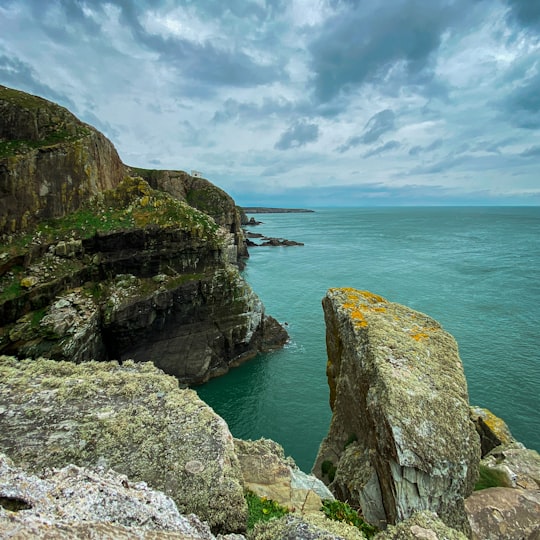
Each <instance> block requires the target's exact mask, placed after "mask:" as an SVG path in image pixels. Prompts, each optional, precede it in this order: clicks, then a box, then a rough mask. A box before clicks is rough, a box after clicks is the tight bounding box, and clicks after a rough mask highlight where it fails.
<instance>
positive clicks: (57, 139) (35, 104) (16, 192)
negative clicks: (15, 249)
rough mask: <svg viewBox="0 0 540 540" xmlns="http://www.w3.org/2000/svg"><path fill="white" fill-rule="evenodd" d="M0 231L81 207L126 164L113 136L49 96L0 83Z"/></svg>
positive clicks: (113, 180) (112, 181)
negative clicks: (91, 124)
mask: <svg viewBox="0 0 540 540" xmlns="http://www.w3.org/2000/svg"><path fill="white" fill-rule="evenodd" d="M0 118H1V121H0V236H1V235H2V234H12V233H14V232H17V231H19V230H21V229H26V228H27V227H28V226H30V225H33V224H35V223H37V222H38V221H40V220H43V219H48V218H52V217H59V216H63V215H65V214H67V213H69V212H73V211H74V210H77V209H78V208H79V207H80V206H81V205H82V204H83V203H85V202H86V201H88V199H90V198H91V197H93V196H96V195H97V194H98V193H100V192H102V191H105V190H107V189H112V188H114V187H116V185H117V184H118V183H119V182H120V180H121V179H122V178H123V176H124V166H123V164H122V162H121V160H120V158H119V157H118V154H117V152H116V150H115V148H114V146H113V145H112V144H111V142H110V141H109V140H107V139H106V138H105V137H104V136H103V135H102V134H101V133H99V132H98V131H96V130H95V129H94V128H92V127H91V126H88V125H86V124H84V123H82V122H80V121H79V120H77V118H75V116H73V115H72V114H71V113H70V112H69V111H67V110H66V109H64V108H63V107H60V106H58V105H56V104H54V103H51V102H50V101H47V100H45V99H42V98H39V97H36V96H32V95H30V94H26V93H24V92H19V91H17V90H13V89H11V88H6V87H4V86H0Z"/></svg>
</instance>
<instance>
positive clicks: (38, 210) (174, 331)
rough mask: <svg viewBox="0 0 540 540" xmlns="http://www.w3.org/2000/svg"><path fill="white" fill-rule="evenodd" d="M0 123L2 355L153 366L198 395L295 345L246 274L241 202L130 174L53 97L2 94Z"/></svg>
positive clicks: (161, 177) (183, 176)
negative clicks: (239, 368)
mask: <svg viewBox="0 0 540 540" xmlns="http://www.w3.org/2000/svg"><path fill="white" fill-rule="evenodd" d="M0 111H1V112H2V117H1V118H2V122H0V210H2V212H1V213H0V215H1V216H2V218H1V219H0V234H1V233H2V232H4V233H5V234H4V236H3V238H4V240H5V242H4V243H3V244H0V353H4V354H14V355H17V356H18V357H21V358H23V357H29V356H31V357H38V356H44V357H48V358H54V359H58V360H71V361H74V362H81V361H86V360H108V359H119V360H124V359H126V358H132V359H136V360H148V359H152V360H153V361H154V362H155V363H156V365H158V366H159V367H161V368H163V369H164V370H165V371H166V372H167V373H170V374H173V375H176V376H177V377H178V378H179V379H180V380H181V381H182V382H185V383H188V384H191V383H193V384H195V383H201V382H204V381H206V380H208V379H209V378H211V377H214V376H217V375H221V374H223V373H225V372H226V371H227V370H228V369H229V368H230V367H231V366H234V365H238V364H239V363H241V362H243V361H245V360H247V359H249V358H252V357H253V356H254V355H255V354H257V353H258V352H259V351H264V350H269V349H272V348H276V347H280V346H282V345H283V344H284V343H285V341H286V340H287V334H286V332H285V330H284V329H283V328H282V327H281V326H280V325H279V324H278V323H277V321H275V320H274V319H273V318H272V317H268V316H267V315H266V314H265V312H264V307H263V305H262V303H261V302H260V300H259V298H258V297H257V296H256V295H255V294H254V293H253V291H252V290H251V288H250V287H249V285H247V284H246V283H245V282H244V280H243V279H242V278H241V276H240V274H239V272H238V264H239V262H241V260H242V258H243V257H245V256H246V255H247V250H246V242H245V238H244V236H243V231H242V229H241V226H240V213H239V211H238V209H237V207H236V206H235V204H234V201H233V200H232V199H231V198H230V197H229V195H227V194H226V193H225V192H223V191H222V190H220V189H219V188H217V187H216V186H213V185H212V184H211V183H210V182H208V181H207V180H205V179H203V178H194V177H191V176H190V175H188V174H187V173H184V172H182V171H149V170H145V169H134V168H129V167H125V166H124V165H123V164H122V163H121V161H120V159H119V158H118V155H117V154H116V151H115V150H114V147H113V146H112V144H111V143H110V142H109V141H107V140H106V139H105V138H104V137H103V136H102V135H101V134H99V133H98V132H97V131H96V130H94V129H93V128H91V127H90V126H87V125H86V124H83V123H82V122H79V121H78V120H77V119H76V118H75V117H74V116H73V115H71V113H69V112H68V111H67V110H65V109H63V108H62V107H59V106H57V105H55V104H53V103H50V102H48V101H46V100H43V99H41V98H37V97H35V96H30V95H28V94H25V93H23V92H18V91H16V90H11V89H8V88H5V87H0ZM45 157H46V159H45ZM143 176H144V178H146V179H147V180H148V182H150V184H151V185H150V184H149V183H148V182H147V181H146V180H145V179H144V178H143ZM152 185H153V186H154V187H155V188H156V189H153V188H152ZM38 194H39V195H38ZM15 199H17V201H15ZM52 217H55V218H56V219H55V220H49V221H43V220H44V219H45V218H52ZM2 220H3V221H2ZM23 229H24V230H23ZM19 230H22V231H20V232H19V234H17V235H12V234H7V233H12V232H14V231H19ZM24 233H26V234H24Z"/></svg>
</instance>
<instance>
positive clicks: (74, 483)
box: [0, 454, 214, 540]
mask: <svg viewBox="0 0 540 540" xmlns="http://www.w3.org/2000/svg"><path fill="white" fill-rule="evenodd" d="M0 500H1V507H2V508H0V536H1V537H2V538H28V537H32V538H50V536H48V535H50V534H51V532H52V531H54V538H82V537H84V538H87V537H88V536H90V537H92V536H94V537H99V536H98V534H101V535H103V536H101V537H102V538H103V537H105V533H106V534H107V537H108V538H111V537H113V538H123V537H125V538H137V537H141V538H154V537H155V538H157V537H161V536H158V535H152V536H151V535H149V534H148V533H149V532H150V531H169V532H172V533H175V534H174V535H167V536H163V538H193V539H200V540H212V539H213V538H214V536H213V535H212V534H211V532H210V529H209V528H208V526H207V525H205V524H203V523H202V522H201V521H200V520H199V519H198V518H196V517H195V516H193V515H192V516H187V517H186V516H182V515H181V514H180V513H179V512H178V509H177V508H176V505H175V504H174V502H173V500H172V499H171V498H169V497H167V496H165V495H164V494H163V493H161V492H159V491H154V490H152V489H150V488H148V486H147V485H146V484H145V483H142V482H139V483H133V482H132V481H131V480H129V479H128V478H127V477H126V476H124V475H121V474H118V473H116V472H114V471H112V470H110V469H109V470H105V469H100V468H96V469H89V468H80V467H76V466H74V465H69V466H67V467H64V468H62V469H60V470H54V471H49V472H48V473H47V474H46V475H44V477H42V478H39V477H37V476H35V475H31V474H28V473H27V472H26V471H24V470H23V469H21V468H19V467H15V465H14V464H13V462H12V461H11V460H9V459H8V458H6V456H5V455H3V454H0ZM70 534H71V536H69V535H70ZM86 535H88V536H86Z"/></svg>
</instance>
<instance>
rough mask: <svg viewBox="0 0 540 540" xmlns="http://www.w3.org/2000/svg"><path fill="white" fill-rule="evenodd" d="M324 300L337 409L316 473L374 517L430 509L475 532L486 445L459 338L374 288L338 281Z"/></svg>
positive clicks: (394, 518) (377, 520) (381, 521)
mask: <svg viewBox="0 0 540 540" xmlns="http://www.w3.org/2000/svg"><path fill="white" fill-rule="evenodd" d="M323 308H324V314H325V321H326V343H327V351H328V364H327V374H328V383H329V387H330V404H331V407H332V411H333V416H332V422H331V426H330V430H329V433H328V436H327V437H326V438H325V440H324V441H323V442H322V444H321V447H320V450H319V454H318V457H317V461H316V463H315V466H314V468H313V472H314V474H316V475H317V476H319V477H320V478H322V479H323V480H325V481H326V482H328V483H329V484H330V488H331V490H332V491H333V492H334V494H335V495H336V496H337V497H338V498H340V499H342V500H348V501H349V502H354V503H355V504H359V505H360V506H361V507H362V510H363V513H364V515H365V517H366V520H367V521H369V522H371V523H373V524H375V525H378V526H381V525H382V526H384V525H385V523H397V522H400V521H402V520H404V519H407V518H408V517H410V516H411V515H413V514H414V513H415V512H417V511H420V510H430V511H434V512H437V514H438V515H439V516H440V517H441V519H442V520H443V521H444V522H445V523H447V525H449V526H450V527H452V528H457V529H460V530H462V531H465V532H468V523H467V519H466V516H465V511H464V506H463V499H464V498H465V497H467V496H468V495H469V494H470V493H471V492H472V489H473V486H474V482H475V479H476V476H477V469H478V462H479V459H480V445H479V438H478V435H477V433H476V431H475V428H474V425H473V423H472V421H471V420H470V417H469V403H468V394H467V384H466V381H465V376H464V373H463V368H462V364H461V360H460V358H459V354H458V349H457V345H456V343H455V340H454V339H453V338H452V336H450V335H449V334H448V333H447V332H445V331H444V330H443V329H442V328H441V326H440V325H439V324H438V323H437V322H436V321H434V320H433V319H431V318H430V317H428V316H426V315H424V314H422V313H419V312H417V311H414V310H412V309H410V308H408V307H406V306H402V305H399V304H395V303H391V302H388V301H387V300H386V299H384V298H382V297H380V296H378V295H375V294H373V293H369V292H367V291H358V290H355V289H349V288H344V289H330V290H329V291H328V292H327V294H326V296H325V298H324V299H323ZM324 462H327V463H330V464H331V465H332V467H333V468H334V469H333V470H334V474H335V476H334V479H333V481H331V482H330V479H329V478H328V476H326V475H324V474H323V472H322V465H323V463H324ZM328 469H329V467H328V466H327V468H326V470H328Z"/></svg>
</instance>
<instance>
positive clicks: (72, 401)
mask: <svg viewBox="0 0 540 540" xmlns="http://www.w3.org/2000/svg"><path fill="white" fill-rule="evenodd" d="M0 379H1V380H2V386H1V387H0V451H2V452H5V453H6V454H7V455H8V456H9V457H10V458H12V459H13V460H14V461H15V462H17V463H19V464H20V465H21V466H23V467H24V468H28V469H29V470H31V471H33V472H35V473H39V474H41V473H42V472H43V471H44V470H45V469H48V468H51V467H64V466H66V465H68V464H74V465H77V466H80V467H94V466H98V465H99V466H103V467H105V468H112V469H114V470H115V471H117V472H118V473H120V474H124V475H127V477H128V478H129V479H130V481H133V482H141V481H144V482H146V483H147V484H148V485H149V486H150V487H152V488H153V489H158V490H161V491H163V492H164V493H165V494H166V495H168V496H169V497H171V498H172V499H173V500H174V501H175V502H176V504H177V506H178V508H179V510H180V511H181V512H182V513H195V514H197V515H198V516H199V517H200V518H201V519H203V520H205V521H207V522H208V523H209V524H210V525H211V527H212V529H213V530H215V531H224V532H234V531H238V530H243V529H244V527H245V523H246V512H247V508H246V503H245V500H244V497H243V488H242V473H241V470H240V467H239V464H238V459H237V457H236V455H235V453H234V442H233V438H232V436H231V434H230V432H229V429H228V427H227V425H226V423H225V421H224V420H223V419H222V418H220V417H219V416H217V415H216V414H215V413H214V412H213V411H212V410H211V409H210V408H209V407H208V406H207V405H206V404H205V403H203V402H202V401H201V400H200V399H199V398H198V397H197V394H196V393H195V392H194V391H192V390H181V389H179V388H178V381H177V380H176V379H174V378H173V377H170V376H167V375H164V374H163V373H162V372H160V371H159V370H158V369H156V368H155V367H154V366H153V365H152V364H150V363H140V364H137V363H133V362H128V361H126V362H124V364H123V365H118V364H117V363H116V362H85V363H82V364H73V363H70V362H55V361H51V360H42V359H41V360H22V361H18V360H16V359H14V358H10V357H0Z"/></svg>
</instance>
